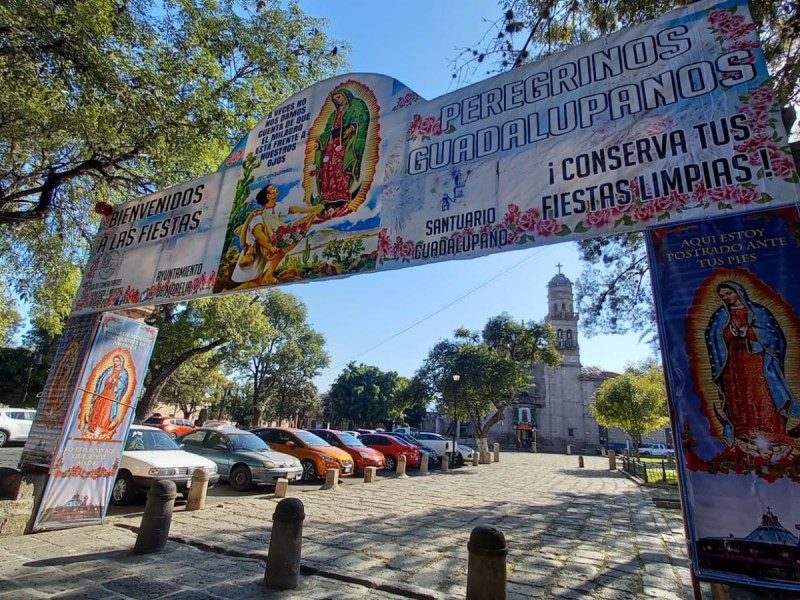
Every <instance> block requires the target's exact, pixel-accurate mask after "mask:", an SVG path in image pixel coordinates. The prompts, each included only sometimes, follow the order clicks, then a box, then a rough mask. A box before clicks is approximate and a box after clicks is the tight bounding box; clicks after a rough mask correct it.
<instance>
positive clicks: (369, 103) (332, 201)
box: [303, 81, 380, 223]
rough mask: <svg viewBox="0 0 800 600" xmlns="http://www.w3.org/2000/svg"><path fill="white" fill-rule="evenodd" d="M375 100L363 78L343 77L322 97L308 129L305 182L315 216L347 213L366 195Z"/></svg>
mask: <svg viewBox="0 0 800 600" xmlns="http://www.w3.org/2000/svg"><path fill="white" fill-rule="evenodd" d="M378 125H379V124H378V106H377V100H376V98H375V94H374V93H373V92H372V90H370V89H369V88H368V87H366V86H365V85H364V84H362V83H360V82H357V81H347V82H345V83H343V84H342V85H339V86H337V87H336V88H335V89H334V90H333V91H332V92H331V93H330V94H329V95H328V97H327V98H326V100H325V103H324V105H323V108H322V110H321V111H320V113H319V115H318V116H317V119H316V121H315V122H314V124H313V125H312V127H311V129H310V132H309V141H308V143H307V147H306V171H307V173H308V175H307V178H306V181H305V186H306V192H307V199H306V203H307V204H308V208H306V209H303V212H309V213H316V222H318V223H319V222H323V221H326V220H328V219H331V218H335V217H341V216H345V215H348V214H350V213H352V212H353V211H355V210H356V209H357V208H358V207H359V206H360V205H361V204H363V202H364V199H365V198H366V194H367V191H368V190H369V187H370V186H371V184H372V178H373V177H374V175H375V166H376V164H377V161H378V144H379V142H380V138H379V137H378V129H379V127H378Z"/></svg>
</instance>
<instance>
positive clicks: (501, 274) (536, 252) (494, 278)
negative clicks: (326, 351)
mask: <svg viewBox="0 0 800 600" xmlns="http://www.w3.org/2000/svg"><path fill="white" fill-rule="evenodd" d="M549 249H550V248H549V247H547V248H542V249H536V250H534V251H533V252H532V253H531V254H530V256H527V257H525V258H523V259H522V260H521V261H519V262H518V263H516V264H514V265H512V266H511V267H509V268H508V269H505V270H504V271H501V272H499V273H497V274H496V275H493V276H492V277H490V278H489V279H487V280H485V281H483V282H482V283H479V284H478V285H476V286H475V287H473V288H472V289H470V290H467V291H466V292H464V293H463V294H461V295H460V296H458V297H457V298H454V299H453V300H451V301H449V302H448V303H447V304H443V305H442V306H440V307H439V308H437V309H435V310H433V311H432V312H430V313H428V314H427V315H425V316H424V317H422V318H420V319H418V320H416V321H415V322H413V323H411V325H408V326H407V327H404V328H403V329H401V330H400V331H398V332H396V333H393V334H392V335H390V336H389V337H387V338H385V339H384V340H382V341H380V342H378V343H377V344H374V345H372V346H370V347H369V348H367V349H366V350H364V351H363V352H359V353H358V354H356V355H355V356H353V357H352V358H349V359H347V360H344V361H341V362H338V363H336V364H335V365H333V366H332V367H331V369H338V368H340V367H343V366H345V365H347V364H348V363H350V362H352V361H354V360H356V359H357V358H359V357H361V356H364V355H365V354H368V353H369V352H372V351H373V350H375V349H376V348H380V347H381V346H383V345H384V344H387V343H388V342H391V341H392V340H393V339H395V338H396V337H398V336H401V335H403V334H404V333H405V332H407V331H409V330H411V329H413V328H414V327H416V326H417V325H420V324H422V323H424V322H425V321H427V320H428V319H430V318H431V317H434V316H436V315H438V314H439V313H440V312H442V311H443V310H445V309H448V308H450V307H451V306H453V305H454V304H457V303H458V302H461V301H462V300H463V299H464V298H467V297H468V296H471V295H472V294H474V293H475V292H477V291H478V290H481V289H483V288H485V287H486V286H487V285H489V284H490V283H494V282H495V281H497V280H498V279H500V278H501V277H505V276H506V275H508V274H509V273H511V272H512V271H515V270H516V269H519V268H520V267H521V266H522V265H524V264H525V263H527V262H529V261H531V260H533V259H534V258H536V257H537V256H539V255H540V254H542V252H545V251H547V250H549Z"/></svg>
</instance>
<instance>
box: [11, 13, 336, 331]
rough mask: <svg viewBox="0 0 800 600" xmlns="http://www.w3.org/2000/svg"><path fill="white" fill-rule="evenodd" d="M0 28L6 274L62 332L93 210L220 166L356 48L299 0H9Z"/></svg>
mask: <svg viewBox="0 0 800 600" xmlns="http://www.w3.org/2000/svg"><path fill="white" fill-rule="evenodd" d="M0 23H1V24H2V25H0V80H2V82H3V85H2V86H0V141H1V142H0V225H2V224H6V226H5V227H0V274H2V276H3V277H4V278H5V280H6V281H7V282H8V283H9V285H10V287H11V288H12V289H13V290H14V292H15V293H16V294H17V295H18V296H19V297H21V298H22V299H23V300H24V301H27V302H32V303H34V305H35V306H36V311H35V315H34V316H35V318H36V319H39V322H40V324H41V325H42V326H46V327H48V328H50V329H51V330H53V331H58V330H59V327H60V321H61V320H62V319H63V315H65V314H67V312H68V311H69V306H70V305H71V302H72V298H73V297H74V295H75V291H76V289H77V277H76V276H74V275H73V274H72V271H76V272H80V271H81V270H82V267H83V263H84V262H85V260H86V250H87V246H88V243H89V241H90V240H91V238H92V236H93V232H94V231H96V230H97V225H98V223H99V217H98V215H96V214H95V213H94V210H93V209H94V205H95V203H96V202H98V201H100V200H102V201H107V202H111V203H112V204H117V203H119V202H122V201H126V200H129V199H131V198H133V197H137V196H141V195H144V194H147V193H151V192H154V191H156V190H159V189H164V188H165V187H168V186H170V185H173V184H177V183H183V182H186V181H189V180H191V179H193V178H196V177H199V176H202V175H205V174H207V173H209V172H212V171H214V170H215V169H216V168H217V166H218V165H219V164H220V163H221V162H222V160H223V158H224V157H225V156H226V155H227V154H228V152H229V151H230V148H231V147H232V146H233V145H234V144H235V142H236V141H237V140H238V139H240V138H241V137H242V136H243V135H244V133H245V132H247V131H248V130H250V129H251V128H252V127H253V126H254V125H255V123H256V122H257V121H258V120H259V119H260V118H261V117H263V116H264V115H265V114H266V112H268V111H269V110H271V109H272V108H274V107H275V106H276V105H277V104H279V103H280V102H282V101H283V100H285V99H286V98H288V97H289V96H290V95H291V94H293V93H296V92H298V91H300V90H302V89H304V88H306V87H308V86H309V85H311V84H313V83H315V82H317V81H319V80H321V79H325V78H327V77H330V76H332V75H335V74H337V73H338V72H340V70H341V68H342V66H343V65H344V54H345V52H346V51H347V46H346V45H345V44H342V43H338V42H334V41H333V40H330V39H329V38H328V37H327V36H326V35H325V33H324V27H325V26H326V23H325V22H324V21H322V20H319V19H315V18H312V17H309V16H307V15H305V14H304V13H303V12H301V10H300V8H299V6H298V3H296V2H289V3H257V4H254V3H251V2H248V1H244V0H231V1H228V2H222V3H217V2H210V3H209V2H193V1H191V0H188V1H183V0H162V1H161V2H157V3H153V2H149V1H147V0H145V1H142V2H139V1H135V2H117V1H115V0H84V1H81V2H66V3H65V2H59V3H53V2H49V1H46V0H9V1H7V2H3V3H2V5H0ZM334 47H336V48H337V52H332V49H333V48H334ZM9 224H14V225H15V226H13V227H10V226H9ZM65 273H69V277H67V278H65V277H64V274H65Z"/></svg>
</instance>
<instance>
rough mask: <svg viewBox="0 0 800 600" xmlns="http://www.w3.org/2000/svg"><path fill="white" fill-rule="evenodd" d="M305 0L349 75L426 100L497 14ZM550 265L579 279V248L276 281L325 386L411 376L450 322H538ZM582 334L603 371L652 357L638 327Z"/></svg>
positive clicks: (448, 333) (440, 6)
mask: <svg viewBox="0 0 800 600" xmlns="http://www.w3.org/2000/svg"><path fill="white" fill-rule="evenodd" d="M301 8H302V10H303V11H304V12H306V13H307V14H310V15H313V16H315V17H325V18H326V19H328V20H329V27H328V28H327V29H326V31H327V33H328V35H329V36H330V37H332V38H334V39H338V40H345V41H347V42H348V43H349V44H350V46H351V50H352V51H351V53H350V54H349V56H348V62H349V66H350V69H349V71H350V72H353V73H379V74H382V75H388V76H391V77H394V78H395V79H398V80H400V81H402V82H403V83H405V84H406V85H408V86H409V87H410V88H411V89H413V90H414V91H415V92H417V93H418V94H419V95H421V96H422V97H423V98H425V99H426V100H430V99H432V98H435V97H437V96H441V95H443V94H446V93H448V92H451V91H454V89H456V88H455V87H454V86H453V83H452V81H453V80H452V77H451V73H452V64H451V63H452V61H453V60H454V59H455V58H456V56H457V55H458V53H459V50H460V49H461V48H463V47H466V46H472V45H475V44H476V43H477V42H478V41H479V40H480V39H481V38H482V37H483V36H484V34H485V33H486V32H487V31H488V30H489V29H490V21H493V20H494V19H495V17H496V16H497V15H498V14H500V9H499V7H498V5H497V3H496V2H493V1H492V0H434V1H431V0H428V1H426V2H423V1H421V0H404V1H403V2H396V3H384V2H380V3H376V2H364V1H361V2H359V1H352V0H351V1H349V2H341V1H338V0H303V1H302V2H301ZM473 82H474V81H473ZM557 264H561V265H563V267H562V272H563V273H564V274H565V275H566V276H567V277H569V278H570V279H571V280H572V281H573V283H574V282H575V281H577V279H578V277H579V275H580V272H581V266H580V263H579V260H578V254H577V250H576V248H575V246H574V245H573V244H570V243H565V244H558V245H553V246H545V247H542V248H535V249H528V250H517V251H511V252H503V253H499V254H495V255H493V256H487V257H483V258H477V259H472V260H456V261H448V262H443V263H437V264H433V265H427V266H422V267H413V268H409V269H400V270H397V271H391V272H385V273H375V274H369V275H357V276H354V277H350V278H347V279H341V280H335V281H324V282H314V283H306V284H297V285H289V286H283V287H281V290H283V291H286V292H291V293H294V294H296V295H297V296H298V297H300V298H301V299H302V300H303V301H304V302H305V304H306V306H307V307H308V314H309V322H310V323H311V325H312V326H313V327H314V328H315V329H316V330H317V331H319V332H321V333H322V334H324V335H325V337H326V339H327V350H328V352H329V354H330V356H331V366H330V368H328V369H326V370H325V371H324V372H323V374H322V375H321V376H320V377H318V378H317V380H316V383H317V385H318V386H319V388H320V390H321V391H326V390H327V389H328V387H329V386H330V384H331V383H332V382H333V381H334V379H335V378H336V376H337V375H338V374H339V373H340V372H341V371H342V369H343V368H344V367H345V366H346V365H347V363H348V362H350V361H355V362H356V363H365V364H368V365H374V366H377V367H379V368H380V369H382V370H384V371H397V372H398V373H399V374H400V375H403V376H406V377H411V376H412V375H413V374H414V371H416V369H417V368H419V367H420V365H421V364H422V362H423V361H424V360H425V357H426V356H427V354H428V351H429V350H430V349H431V348H432V347H433V346H434V345H435V344H436V343H437V342H438V341H440V340H442V339H447V338H450V337H452V333H453V331H454V330H455V329H456V328H458V327H462V326H463V327H467V328H470V329H474V330H480V329H482V328H483V326H484V325H485V324H486V321H487V320H488V319H489V318H491V317H494V316H497V315H499V314H501V313H503V312H507V313H508V314H510V315H511V316H512V317H513V318H514V319H516V320H526V321H528V320H537V321H538V320H541V319H542V318H543V317H544V316H545V313H546V310H547V309H546V299H547V282H548V281H550V279H551V278H552V277H553V276H554V275H555V274H556V273H557V272H558V269H557V267H556V265H557ZM578 341H579V344H580V348H581V362H582V364H584V365H593V366H598V367H601V368H603V369H606V370H612V371H621V370H623V369H624V367H625V365H626V364H628V363H630V362H633V361H637V360H639V359H641V358H644V357H646V356H649V355H650V350H649V348H648V347H647V346H646V345H645V344H640V343H639V341H638V336H636V335H626V336H599V337H594V338H587V337H586V336H584V335H579V338H578Z"/></svg>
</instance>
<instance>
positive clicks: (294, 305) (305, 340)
mask: <svg viewBox="0 0 800 600" xmlns="http://www.w3.org/2000/svg"><path fill="white" fill-rule="evenodd" d="M254 297H255V298H256V301H257V302H256V303H257V304H258V307H259V309H260V311H261V313H262V317H263V319H264V322H265V327H263V328H262V329H261V330H260V333H259V334H258V335H254V336H251V337H250V338H249V340H248V342H247V344H246V345H244V346H243V347H242V348H241V353H240V355H239V359H237V360H236V361H235V362H234V363H232V364H235V365H236V368H237V369H238V371H239V372H240V373H242V374H243V375H244V376H246V378H247V379H248V381H249V383H250V384H251V385H252V388H251V390H252V396H251V398H250V402H251V405H250V406H251V407H252V408H255V409H257V411H258V413H259V415H269V416H271V417H273V418H288V417H291V416H294V415H297V414H298V413H300V412H305V411H307V410H311V408H310V406H311V405H313V401H314V399H315V398H316V396H317V389H316V387H315V386H314V385H313V383H312V380H313V379H314V377H316V376H317V375H319V373H320V371H321V370H322V369H324V368H325V367H327V366H328V363H329V361H330V358H329V356H328V354H327V353H326V352H325V349H324V348H325V337H324V336H323V335H322V334H320V333H318V332H317V331H315V330H314V329H313V328H312V327H311V326H310V325H309V324H308V323H307V321H306V319H307V315H308V312H307V310H306V306H305V304H303V302H302V301H300V300H299V299H298V298H297V297H296V296H294V295H292V294H287V293H285V292H281V291H279V290H269V291H265V292H263V291H262V292H256V294H255V295H254ZM256 420H257V418H256Z"/></svg>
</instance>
